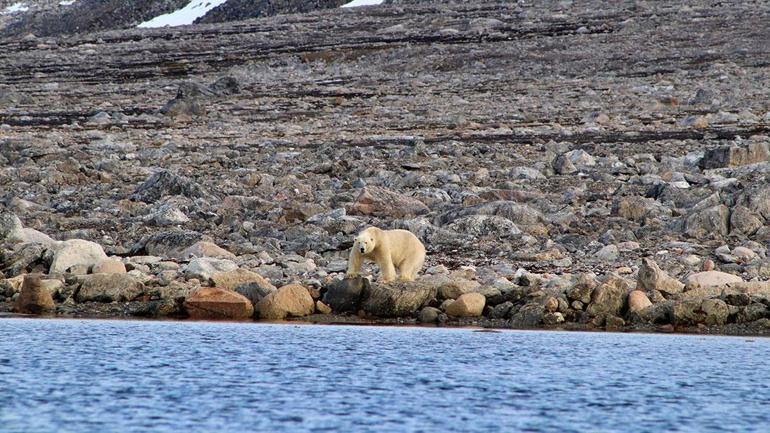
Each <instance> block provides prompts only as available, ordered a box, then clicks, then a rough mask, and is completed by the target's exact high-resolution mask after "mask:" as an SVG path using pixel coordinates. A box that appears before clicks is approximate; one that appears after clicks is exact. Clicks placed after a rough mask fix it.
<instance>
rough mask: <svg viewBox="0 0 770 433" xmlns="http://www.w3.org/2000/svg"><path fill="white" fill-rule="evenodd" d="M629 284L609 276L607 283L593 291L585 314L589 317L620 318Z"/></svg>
mask: <svg viewBox="0 0 770 433" xmlns="http://www.w3.org/2000/svg"><path fill="white" fill-rule="evenodd" d="M629 291H630V284H629V283H628V281H626V280H625V279H623V278H621V277H619V276H617V275H612V274H611V275H610V276H609V277H608V279H607V281H605V282H603V283H602V284H601V285H599V287H597V288H596V289H594V291H593V293H592V294H591V303H590V304H588V307H587V308H586V312H587V313H588V314H590V315H591V316H595V317H596V316H608V315H613V316H620V315H621V313H622V311H623V309H624V308H625V304H626V299H627V297H628V292H629Z"/></svg>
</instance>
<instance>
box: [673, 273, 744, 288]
mask: <svg viewBox="0 0 770 433" xmlns="http://www.w3.org/2000/svg"><path fill="white" fill-rule="evenodd" d="M741 282H743V278H741V277H739V276H737V275H733V274H728V273H726V272H720V271H704V272H698V273H695V274H692V275H689V276H688V277H687V278H686V279H685V285H686V286H687V289H688V290H692V289H694V288H697V287H703V288H706V287H721V286H726V285H728V284H733V283H741Z"/></svg>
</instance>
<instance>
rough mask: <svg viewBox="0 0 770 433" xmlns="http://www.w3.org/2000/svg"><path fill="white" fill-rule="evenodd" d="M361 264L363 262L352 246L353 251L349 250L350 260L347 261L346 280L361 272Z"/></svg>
mask: <svg viewBox="0 0 770 433" xmlns="http://www.w3.org/2000/svg"><path fill="white" fill-rule="evenodd" d="M361 262H363V258H362V257H361V253H359V252H358V250H357V249H356V247H355V246H354V247H353V249H352V250H350V259H349V260H348V272H347V274H346V275H345V276H346V277H348V278H355V277H357V276H358V273H359V272H361Z"/></svg>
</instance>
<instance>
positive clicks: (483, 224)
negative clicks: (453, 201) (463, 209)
mask: <svg viewBox="0 0 770 433" xmlns="http://www.w3.org/2000/svg"><path fill="white" fill-rule="evenodd" d="M447 228H448V229H450V230H454V231H456V232H459V233H465V234H469V235H471V236H475V237H482V236H494V237H495V238H503V237H509V236H513V235H518V234H521V230H520V229H519V228H518V227H517V226H516V224H514V223H513V222H512V221H511V220H509V219H507V218H503V217H500V216H496V215H469V216H466V217H462V218H459V219H457V220H456V221H455V222H453V223H452V224H450V225H448V226H447Z"/></svg>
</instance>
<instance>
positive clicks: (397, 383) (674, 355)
mask: <svg viewBox="0 0 770 433" xmlns="http://www.w3.org/2000/svg"><path fill="white" fill-rule="evenodd" d="M768 359H770V340H768V339H762V338H729V337H699V336H678V335H638V334H636V335H630V334H610V333H595V334H592V333H566V332H514V331H506V332H500V333H486V332H474V331H473V330H470V329H436V328H392V327H350V326H308V325H303V326H294V325H260V324H230V323H225V324H218V323H194V322H133V321H80V320H32V319H0V432H2V433H10V432H24V433H31V432H139V431H153V432H185V433H187V432H218V431H233V432H245V431H271V432H272V431H319V432H320V431H329V432H337V431H339V432H367V431H388V432H390V431H415V432H416V431H422V432H449V431H456V432H494V431H532V432H541V431H542V432H546V431H548V432H551V431H559V432H572V431H574V432H585V431H591V432H605V431H606V432H609V431H622V432H631V431H636V432H659V431H681V432H709V431H713V432H718V431H744V432H746V431H756V432H768V431H770V391H769V390H768V384H770V366H768Z"/></svg>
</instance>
